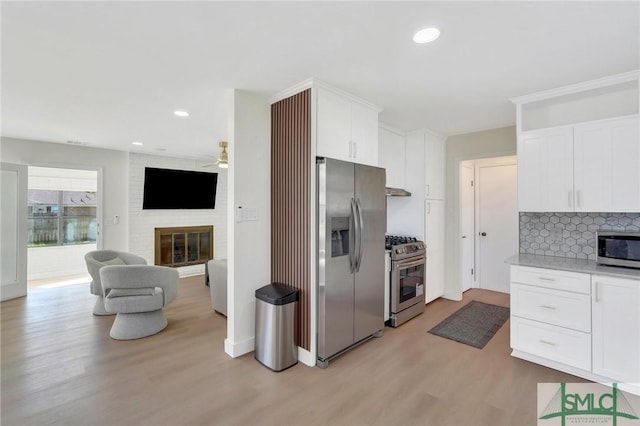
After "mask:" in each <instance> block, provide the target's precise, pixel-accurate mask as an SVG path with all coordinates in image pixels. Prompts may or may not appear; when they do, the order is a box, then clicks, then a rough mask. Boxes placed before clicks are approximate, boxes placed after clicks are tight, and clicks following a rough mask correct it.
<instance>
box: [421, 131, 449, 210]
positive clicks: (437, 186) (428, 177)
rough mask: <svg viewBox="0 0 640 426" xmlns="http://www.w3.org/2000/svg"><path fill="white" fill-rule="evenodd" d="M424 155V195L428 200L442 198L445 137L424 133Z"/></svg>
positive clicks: (443, 189)
mask: <svg viewBox="0 0 640 426" xmlns="http://www.w3.org/2000/svg"><path fill="white" fill-rule="evenodd" d="M424 155H425V188H424V189H425V191H424V194H425V197H426V198H427V199H430V200H444V191H445V185H444V176H445V162H446V152H445V139H444V138H443V137H440V136H436V135H434V134H431V133H429V132H426V133H425V135H424Z"/></svg>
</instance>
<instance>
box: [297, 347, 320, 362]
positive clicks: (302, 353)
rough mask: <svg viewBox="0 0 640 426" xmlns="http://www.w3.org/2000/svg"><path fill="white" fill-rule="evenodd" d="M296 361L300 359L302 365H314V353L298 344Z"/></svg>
mask: <svg viewBox="0 0 640 426" xmlns="http://www.w3.org/2000/svg"><path fill="white" fill-rule="evenodd" d="M298 361H300V362H301V363H303V364H304V365H308V366H309V367H315V366H316V357H315V355H314V354H312V353H311V352H309V351H308V350H306V349H303V348H301V347H300V346H298Z"/></svg>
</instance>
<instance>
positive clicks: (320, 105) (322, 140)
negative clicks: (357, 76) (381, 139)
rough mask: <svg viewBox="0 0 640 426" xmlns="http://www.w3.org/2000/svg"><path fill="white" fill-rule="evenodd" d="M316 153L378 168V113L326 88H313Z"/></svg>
mask: <svg viewBox="0 0 640 426" xmlns="http://www.w3.org/2000/svg"><path fill="white" fill-rule="evenodd" d="M316 99H317V102H316V117H317V122H316V132H317V133H316V135H317V138H316V153H317V155H318V156H320V157H330V158H335V159H338V160H344V161H352V162H355V163H360V164H368V165H372V166H377V165H378V109H376V108H375V107H373V106H370V105H367V104H365V103H364V102H359V101H357V100H355V99H354V98H352V97H348V96H345V95H343V94H340V93H337V92H334V91H332V90H329V89H327V88H325V87H317V88H316Z"/></svg>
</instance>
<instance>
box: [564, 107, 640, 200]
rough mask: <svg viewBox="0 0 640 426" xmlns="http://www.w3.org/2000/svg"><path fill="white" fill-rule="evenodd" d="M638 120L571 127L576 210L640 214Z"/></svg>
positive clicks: (616, 120)
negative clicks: (638, 212) (572, 128)
mask: <svg viewBox="0 0 640 426" xmlns="http://www.w3.org/2000/svg"><path fill="white" fill-rule="evenodd" d="M639 125H640V121H639V120H638V117H632V118H623V119H615V120H605V121H602V122H598V123H593V124H582V125H577V126H575V127H574V139H573V150H574V177H575V191H576V199H575V210H576V211H580V212H635V211H640V135H639V134H638V126H639Z"/></svg>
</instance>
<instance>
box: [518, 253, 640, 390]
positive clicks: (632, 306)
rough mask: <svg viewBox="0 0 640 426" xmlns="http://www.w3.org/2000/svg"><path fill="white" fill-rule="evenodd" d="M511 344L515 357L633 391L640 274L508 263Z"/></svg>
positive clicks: (638, 379)
mask: <svg viewBox="0 0 640 426" xmlns="http://www.w3.org/2000/svg"><path fill="white" fill-rule="evenodd" d="M511 347H512V348H513V350H514V352H513V355H514V356H516V357H520V358H524V359H527V360H529V361H533V362H538V363H540V364H543V365H548V366H550V367H553V368H556V369H558V370H561V371H566V372H568V373H571V374H576V375H579V376H581V377H585V378H587V379H591V380H594V381H610V382H616V383H621V384H626V385H627V390H630V391H631V392H634V393H637V392H638V391H640V279H627V278H619V277H610V276H603V275H595V274H593V275H592V274H588V273H577V272H569V271H559V270H551V269H545V268H534V267H526V266H515V265H514V266H512V267H511ZM621 388H622V385H621Z"/></svg>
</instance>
